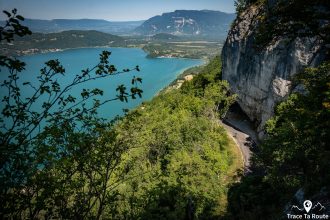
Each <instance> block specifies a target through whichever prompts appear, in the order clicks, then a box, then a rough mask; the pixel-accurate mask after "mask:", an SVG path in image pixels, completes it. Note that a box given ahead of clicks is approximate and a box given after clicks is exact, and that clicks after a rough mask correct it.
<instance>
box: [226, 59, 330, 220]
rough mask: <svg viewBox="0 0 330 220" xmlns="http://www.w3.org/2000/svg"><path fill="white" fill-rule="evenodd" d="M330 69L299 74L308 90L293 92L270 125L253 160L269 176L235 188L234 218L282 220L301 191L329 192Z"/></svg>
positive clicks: (323, 67)
mask: <svg viewBox="0 0 330 220" xmlns="http://www.w3.org/2000/svg"><path fill="white" fill-rule="evenodd" d="M329 70H330V62H326V63H324V64H322V65H320V66H319V67H318V68H307V69H305V71H304V72H302V73H300V74H298V75H296V77H295V79H294V84H295V86H297V85H299V87H303V88H304V91H303V92H302V93H293V94H292V95H291V96H290V97H289V98H288V100H287V101H285V102H283V103H281V104H280V105H279V106H278V107H277V108H276V113H275V117H274V118H272V119H271V120H269V121H268V123H267V133H268V137H267V138H266V140H265V141H264V143H263V144H262V145H261V149H260V153H259V154H257V155H256V156H255V158H254V161H255V163H256V166H257V168H258V169H259V170H263V172H262V173H264V174H265V175H256V176H248V177H246V178H244V179H243V181H242V183H241V184H237V186H235V187H233V188H232V190H231V193H230V201H231V204H230V211H231V213H232V214H234V216H237V217H242V216H249V218H247V219H258V218H260V217H262V218H268V217H269V218H274V219H278V218H279V217H280V215H281V213H282V211H283V210H284V208H285V205H287V204H288V203H289V202H290V201H291V200H292V199H293V197H294V194H295V193H296V192H297V191H298V190H299V189H303V190H304V192H305V196H306V198H311V197H312V196H313V195H315V194H318V193H320V191H321V190H323V191H325V192H329V190H330V185H329V183H330V175H329V172H328V171H329V170H330V162H329V161H330V148H329V143H330V142H329V141H330V140H329V137H330V134H329V127H330V120H329V119H330V71H329ZM258 169H257V170H258ZM259 173H260V172H259ZM252 183H253V184H252ZM270 198H271V199H270ZM251 204H253V205H251Z"/></svg>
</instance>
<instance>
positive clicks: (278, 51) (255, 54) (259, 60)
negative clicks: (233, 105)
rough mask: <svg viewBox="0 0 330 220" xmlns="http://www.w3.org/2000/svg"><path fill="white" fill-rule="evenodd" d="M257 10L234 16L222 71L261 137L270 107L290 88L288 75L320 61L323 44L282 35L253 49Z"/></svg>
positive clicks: (271, 109)
mask: <svg viewBox="0 0 330 220" xmlns="http://www.w3.org/2000/svg"><path fill="white" fill-rule="evenodd" d="M258 13H259V9H258V8H256V7H250V8H249V9H247V10H246V11H245V12H243V13H242V14H241V15H240V16H239V17H238V18H237V19H236V20H235V22H234V24H233V27H232V28H231V30H230V31H229V34H228V37H227V40H226V43H225V45H224V47H223V50H222V66H223V67H222V68H223V69H222V74H223V79H224V80H227V81H228V82H229V84H230V86H231V90H232V92H234V93H236V94H238V104H239V105H240V106H241V108H242V109H243V111H244V112H245V113H246V114H247V115H248V116H249V118H250V119H251V120H252V121H254V122H255V123H256V125H257V126H258V132H259V134H260V135H259V136H260V137H262V136H263V132H262V129H263V127H264V125H265V123H266V121H267V120H268V119H269V118H270V117H271V116H272V115H273V113H274V107H275V106H276V104H277V103H278V102H280V101H282V100H284V99H285V98H286V97H287V96H288V95H289V93H290V91H291V90H292V88H291V86H290V84H291V82H290V78H291V77H292V76H293V75H294V74H296V73H297V72H299V71H301V70H302V69H303V68H304V67H306V66H316V65H318V64H320V63H321V62H322V61H323V59H324V53H323V52H322V51H323V49H324V48H323V46H322V44H321V41H320V40H318V39H317V38H313V39H311V38H309V39H307V38H306V39H296V40H295V41H293V42H289V41H288V40H287V39H284V38H283V39H280V40H278V41H277V42H276V43H275V44H273V45H272V46H269V47H267V48H265V49H264V50H262V51H260V50H259V51H257V50H256V49H255V35H256V30H255V29H256V25H257V16H258Z"/></svg>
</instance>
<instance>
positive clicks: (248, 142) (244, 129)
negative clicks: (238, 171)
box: [220, 112, 258, 173]
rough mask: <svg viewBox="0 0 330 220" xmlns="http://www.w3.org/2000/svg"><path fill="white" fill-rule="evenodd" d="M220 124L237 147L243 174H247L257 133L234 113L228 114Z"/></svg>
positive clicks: (240, 116) (245, 120)
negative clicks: (241, 160)
mask: <svg viewBox="0 0 330 220" xmlns="http://www.w3.org/2000/svg"><path fill="white" fill-rule="evenodd" d="M220 124H221V125H222V126H223V127H224V128H225V129H226V131H227V132H228V135H229V136H230V137H231V138H232V139H233V140H234V141H235V143H236V144H237V146H238V147H239V149H240V151H241V155H242V159H243V163H244V173H249V171H250V166H251V161H250V160H251V157H252V154H253V150H256V147H257V145H258V140H257V133H256V132H255V131H254V130H253V126H252V124H251V123H250V122H249V121H248V120H247V119H246V118H245V117H243V116H242V115H239V114H237V113H235V112H228V113H227V116H226V118H225V119H224V120H222V121H220Z"/></svg>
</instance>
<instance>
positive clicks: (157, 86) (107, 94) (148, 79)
mask: <svg viewBox="0 0 330 220" xmlns="http://www.w3.org/2000/svg"><path fill="white" fill-rule="evenodd" d="M103 50H108V51H111V52H112V55H111V56H110V63H111V64H114V65H115V66H116V68H117V69H118V70H122V69H124V68H134V67H135V66H136V65H139V66H140V72H137V71H133V72H129V73H124V74H121V75H116V76H110V77H108V78H104V79H100V80H95V81H91V82H88V83H87V84H83V85H81V86H80V87H79V88H76V89H74V90H71V91H70V93H71V95H73V96H76V97H80V91H81V90H82V89H83V88H85V89H93V88H99V89H102V90H103V91H104V95H103V97H102V98H100V100H101V101H102V100H106V99H112V98H115V97H116V91H115V90H116V88H117V86H118V85H120V84H124V85H126V86H127V88H130V83H131V79H132V77H133V76H137V77H140V78H142V80H143V83H142V85H141V88H142V90H143V97H142V98H137V99H136V100H131V99H130V100H129V102H128V103H124V102H120V101H113V102H109V103H107V104H105V105H103V106H101V107H100V109H99V111H98V113H99V115H100V116H101V117H103V118H107V119H111V118H114V117H115V116H116V115H123V111H122V109H132V108H135V107H136V106H138V105H139V104H141V103H142V102H143V101H146V100H151V99H152V97H154V96H155V95H156V94H157V92H159V91H160V90H161V89H162V88H164V87H165V86H167V85H168V84H169V83H171V82H172V81H173V80H174V79H176V77H177V76H178V75H179V74H180V73H181V72H182V71H184V70H185V69H187V68H190V67H192V66H197V65H201V64H202V63H203V61H202V60H195V59H177V58H155V59H151V58H146V55H147V54H146V53H145V52H144V51H143V50H141V49H137V48H82V49H81V48H80V49H70V50H65V51H61V52H54V53H46V54H36V55H29V56H23V57H20V60H22V61H24V62H25V63H26V64H27V66H26V70H25V71H23V74H21V78H20V81H21V82H25V81H30V82H36V77H37V76H38V75H39V74H40V69H41V68H42V67H44V63H45V62H46V61H48V60H51V59H58V60H59V61H60V62H61V64H62V65H63V66H64V68H65V70H66V75H65V77H61V78H60V79H59V83H60V84H61V87H62V88H64V86H65V85H68V84H69V83H70V82H71V81H72V79H73V78H74V77H75V75H76V74H79V73H81V70H83V69H86V68H91V67H93V66H94V65H95V64H97V63H98V61H99V54H100V53H101V52H102V51H103ZM0 75H1V76H0V80H1V81H3V80H4V74H3V72H2V74H0ZM1 90H2V91H1V93H2V94H4V93H3V92H4V91H3V88H1ZM22 93H23V94H24V96H29V95H31V94H32V93H33V90H32V89H31V88H29V87H24V89H23V92H22Z"/></svg>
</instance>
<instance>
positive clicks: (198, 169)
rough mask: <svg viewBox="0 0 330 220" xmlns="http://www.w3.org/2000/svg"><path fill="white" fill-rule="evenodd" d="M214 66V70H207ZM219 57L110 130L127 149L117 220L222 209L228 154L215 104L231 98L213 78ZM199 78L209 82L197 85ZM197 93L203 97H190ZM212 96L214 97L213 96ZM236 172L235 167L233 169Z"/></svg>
mask: <svg viewBox="0 0 330 220" xmlns="http://www.w3.org/2000/svg"><path fill="white" fill-rule="evenodd" d="M213 68H215V70H213ZM219 70H220V63H219V59H218V58H216V59H214V60H213V61H212V62H211V63H210V64H209V65H208V66H206V67H205V68H204V69H203V71H202V73H201V75H198V77H196V78H194V79H193V80H192V81H190V82H186V83H185V84H187V85H189V86H185V89H183V88H182V89H180V90H173V91H171V92H168V93H164V94H161V95H159V96H157V97H155V98H154V99H153V100H152V101H151V102H150V103H145V104H144V105H142V106H141V107H140V108H138V109H136V110H135V111H133V112H131V113H130V114H128V115H127V116H126V117H125V119H124V120H123V121H121V122H120V123H119V124H118V127H117V128H116V131H117V133H118V134H119V140H120V142H122V143H123V144H124V145H127V146H129V149H130V150H129V151H128V152H127V154H126V156H125V158H126V159H125V161H126V162H125V163H124V164H123V169H126V170H129V173H128V176H130V177H131V181H127V182H125V183H123V184H121V186H119V189H118V198H119V199H118V201H117V202H116V205H115V206H117V207H118V208H117V212H116V213H109V216H111V215H110V214H112V218H114V219H117V218H118V219H121V218H123V216H125V218H128V219H185V218H188V216H192V217H195V218H208V219H210V218H216V217H219V216H221V215H223V213H224V211H225V208H226V191H227V186H228V182H230V181H231V179H230V177H229V176H228V175H231V173H230V172H232V171H229V170H232V169H230V167H231V166H235V165H236V164H235V161H237V160H238V158H237V155H235V154H234V153H233V152H232V149H231V146H230V145H229V143H230V140H229V139H228V137H227V135H226V132H225V130H224V129H223V128H222V127H220V126H219V124H218V112H217V109H216V107H217V103H218V102H219V100H221V101H223V106H222V108H223V109H226V108H228V106H229V105H231V103H232V102H233V100H234V97H231V96H228V95H227V92H228V85H227V84H226V83H225V82H222V81H220V80H219V79H218V75H219V74H220V73H219ZM200 77H205V78H208V79H209V80H210V81H209V82H207V83H205V84H203V85H201V84H199V83H198V81H199V79H198V78H200ZM197 90H198V91H199V92H198V93H197V94H200V93H202V94H203V95H194V93H195V92H196V91H197ZM217 94H218V95H217ZM236 168H238V167H236Z"/></svg>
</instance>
